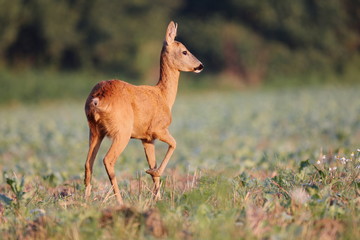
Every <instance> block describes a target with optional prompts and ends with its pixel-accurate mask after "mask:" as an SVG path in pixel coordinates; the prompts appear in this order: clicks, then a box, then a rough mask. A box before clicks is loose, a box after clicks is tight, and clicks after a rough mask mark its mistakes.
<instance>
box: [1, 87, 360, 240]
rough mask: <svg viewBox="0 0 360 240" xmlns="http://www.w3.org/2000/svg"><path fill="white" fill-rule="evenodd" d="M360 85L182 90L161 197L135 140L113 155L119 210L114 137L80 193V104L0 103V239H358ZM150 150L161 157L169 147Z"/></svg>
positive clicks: (84, 134) (83, 134)
mask: <svg viewBox="0 0 360 240" xmlns="http://www.w3.org/2000/svg"><path fill="white" fill-rule="evenodd" d="M75 84H76V82H75ZM74 88H75V89H76V85H75V87H74ZM79 89H81V86H79ZM358 89H359V86H338V87H335V86H324V87H322V86H315V87H298V88H295V87H289V88H279V89H276V88H268V89H253V90H246V91H215V90H212V91H200V92H199V93H197V92H196V90H194V91H188V92H186V93H181V92H182V90H181V88H180V90H179V92H180V94H179V95H178V97H177V101H176V103H175V105H174V108H173V123H172V125H171V127H170V131H171V133H172V135H173V136H174V138H175V139H176V141H177V149H176V150H175V153H174V155H173V157H172V158H171V161H170V163H169V165H168V168H167V170H166V171H165V174H164V176H163V177H162V190H161V193H162V199H161V200H160V201H157V202H155V201H153V200H152V193H151V188H152V181H151V178H150V177H149V176H147V174H146V173H145V170H146V169H147V167H148V166H147V163H146V158H145V154H144V150H143V148H142V144H141V142H140V141H138V140H131V141H130V143H129V145H128V146H127V148H126V149H125V151H124V152H123V154H122V155H121V156H120V157H119V159H118V161H117V163H116V174H117V178H118V182H119V187H120V189H121V193H122V196H123V198H124V201H125V203H126V206H123V207H119V206H117V205H116V201H115V199H114V196H113V193H112V191H111V187H110V184H109V181H108V178H107V175H106V171H105V168H104V166H103V163H102V158H103V157H104V155H105V153H106V151H107V148H108V147H109V140H106V141H104V142H103V144H102V147H101V149H100V152H99V154H98V156H97V159H96V162H95V164H94V175H93V180H92V183H93V193H92V196H91V199H90V200H89V201H85V199H84V197H83V195H84V186H83V177H84V163H85V158H86V154H87V146H88V127H87V122H86V118H85V115H84V110H83V105H84V101H81V100H79V99H69V100H54V101H50V102H41V101H40V102H30V103H12V104H10V105H6V104H2V105H1V107H0V116H1V117H0V135H1V138H0V179H1V181H0V232H1V233H0V234H1V238H2V239H158V238H160V239H194V240H195V239H221V240H225V239H307V240H309V239H360V231H359V229H358V227H359V224H360V175H359V173H360V144H359V143H360V94H359V91H358ZM65 97H66V96H65ZM7 99H11V97H7ZM80 99H81V98H80ZM84 99H85V98H84ZM25 101H26V98H25ZM156 147H157V152H156V157H157V161H158V162H159V161H161V160H162V158H163V156H164V155H165V152H166V150H167V145H166V144H163V143H161V142H157V143H156Z"/></svg>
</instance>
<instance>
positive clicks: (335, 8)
mask: <svg viewBox="0 0 360 240" xmlns="http://www.w3.org/2000/svg"><path fill="white" fill-rule="evenodd" d="M170 20H175V21H176V22H178V23H179V30H178V39H179V40H180V41H183V42H184V43H185V45H187V46H188V47H189V49H190V50H191V51H192V52H193V53H194V54H195V55H196V56H197V57H198V58H199V59H200V60H202V61H203V62H204V64H205V67H206V69H205V70H206V71H204V74H205V75H206V74H208V75H213V76H217V77H214V78H213V79H214V81H218V80H219V81H220V79H224V78H225V79H226V78H228V79H232V80H234V81H238V82H241V83H243V84H245V85H253V84H260V83H263V82H264V81H267V82H271V81H285V80H286V81H289V79H292V80H293V81H295V80H296V79H298V80H299V81H304V82H309V81H313V80H314V79H316V81H319V82H326V81H334V80H339V79H341V80H347V81H358V80H360V79H359V77H358V74H360V71H359V68H360V1H359V0H295V1H289V0H221V1H217V0H172V1H168V0H153V1H148V0H121V1H120V0H118V1H116V0H11V1H9V0H0V68H1V69H11V70H10V71H15V72H16V71H18V70H22V69H51V70H54V71H88V70H91V71H96V72H102V73H112V72H116V73H121V74H122V76H124V77H123V78H124V79H126V80H128V79H129V78H130V79H141V80H142V81H147V79H149V78H150V77H151V78H153V77H154V76H155V75H157V74H158V67H159V64H158V62H159V53H160V49H161V45H162V39H163V37H164V34H165V29H166V26H167V24H168V22H169V21H170ZM294 79H295V80H294Z"/></svg>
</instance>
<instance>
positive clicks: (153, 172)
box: [146, 168, 160, 177]
mask: <svg viewBox="0 0 360 240" xmlns="http://www.w3.org/2000/svg"><path fill="white" fill-rule="evenodd" d="M146 173H147V174H150V175H151V176H152V177H160V174H159V171H158V169H156V168H153V169H148V170H146Z"/></svg>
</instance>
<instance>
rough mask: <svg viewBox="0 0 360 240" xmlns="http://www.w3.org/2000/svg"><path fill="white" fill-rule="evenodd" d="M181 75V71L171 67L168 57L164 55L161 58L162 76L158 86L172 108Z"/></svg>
mask: <svg viewBox="0 0 360 240" xmlns="http://www.w3.org/2000/svg"><path fill="white" fill-rule="evenodd" d="M179 77H180V71H179V70H177V69H175V68H172V67H170V66H169V64H168V61H167V60H166V58H165V57H164V56H162V57H161V60H160V78H159V82H158V84H157V87H158V88H159V89H160V91H161V94H162V95H163V97H164V99H165V101H166V103H167V105H168V106H169V108H170V109H171V108H172V106H173V105H174V102H175V98H176V94H177V89H178V84H179Z"/></svg>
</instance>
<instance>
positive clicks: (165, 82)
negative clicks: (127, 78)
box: [84, 21, 203, 204]
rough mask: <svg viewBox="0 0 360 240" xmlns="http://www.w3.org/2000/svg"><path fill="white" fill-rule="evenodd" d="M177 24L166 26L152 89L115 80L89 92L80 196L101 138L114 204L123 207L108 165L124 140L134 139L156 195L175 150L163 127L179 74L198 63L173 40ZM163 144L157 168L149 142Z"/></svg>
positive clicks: (199, 68) (88, 188)
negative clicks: (86, 146) (139, 145)
mask: <svg viewBox="0 0 360 240" xmlns="http://www.w3.org/2000/svg"><path fill="white" fill-rule="evenodd" d="M176 31H177V24H175V23H174V22H172V21H171V22H170V24H169V25H168V27H167V31H166V36H165V41H164V44H163V47H162V50H161V56H160V78H159V82H158V83H157V85H156V86H134V85H131V84H129V83H126V82H123V81H120V80H109V81H102V82H99V83H98V84H96V85H95V86H94V88H93V89H92V91H91V92H90V94H89V96H88V98H87V100H86V104H85V112H86V117H87V120H88V124H89V128H90V136H89V152H88V155H87V159H86V163H85V180H84V182H85V187H86V190H85V198H88V197H89V196H90V193H91V184H90V181H91V175H92V168H93V164H94V160H95V157H96V154H97V152H98V150H99V147H100V144H101V141H102V140H103V138H104V137H105V136H108V137H109V138H110V139H111V140H112V144H111V147H110V149H109V150H108V152H107V154H106V155H105V158H104V160H103V162H104V165H105V168H106V172H107V174H108V176H109V179H110V182H111V185H112V187H113V190H114V193H115V196H116V200H117V202H118V203H119V204H123V200H122V197H121V195H120V191H119V187H118V185H117V181H116V176H115V171H114V166H115V162H116V160H117V158H118V157H119V155H120V154H121V152H122V151H123V150H124V149H125V147H126V145H127V144H128V142H129V140H130V138H136V139H140V140H141V141H142V144H143V146H144V149H145V155H146V159H147V162H148V164H149V170H147V171H146V173H148V174H150V175H151V177H152V180H153V182H154V190H153V193H154V196H155V198H156V199H157V198H159V197H160V176H161V174H162V173H163V172H164V169H165V167H166V165H167V163H168V162H169V159H170V157H171V155H172V154H173V152H174V149H175V147H176V142H175V139H174V138H173V137H172V136H171V135H170V133H169V130H168V127H169V125H170V123H171V108H172V106H173V104H174V102H175V97H176V93H177V88H178V80H179V76H180V71H186V72H196V73H199V72H201V71H202V69H203V65H202V63H201V62H200V61H199V60H198V59H197V58H196V57H194V56H193V55H192V54H191V53H190V52H189V50H187V49H186V47H185V46H184V45H183V44H182V43H180V42H178V41H175V36H176ZM155 139H159V140H160V141H162V142H165V143H167V144H168V145H169V148H168V151H167V153H166V155H165V158H164V160H163V161H162V163H161V164H160V166H159V167H157V164H156V160H155V146H154V140H155Z"/></svg>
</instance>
